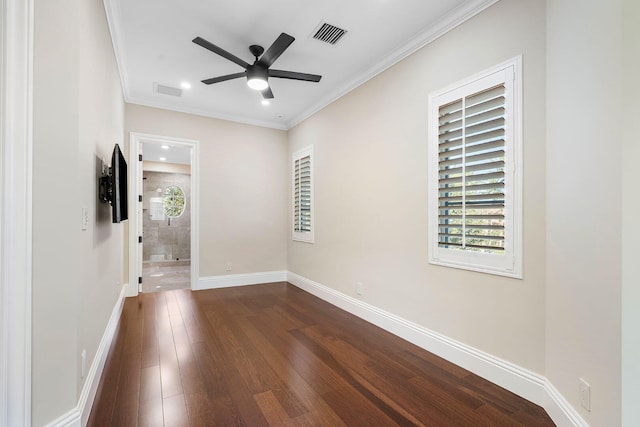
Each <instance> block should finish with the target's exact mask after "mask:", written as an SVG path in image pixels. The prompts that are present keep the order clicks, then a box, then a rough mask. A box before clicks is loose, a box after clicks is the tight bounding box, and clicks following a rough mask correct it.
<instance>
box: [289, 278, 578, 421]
mask: <svg viewBox="0 0 640 427" xmlns="http://www.w3.org/2000/svg"><path fill="white" fill-rule="evenodd" d="M287 281H288V282H289V283H291V284H292V285H294V286H296V287H298V288H300V289H302V290H304V291H307V292H309V293H310V294H312V295H314V296H316V297H318V298H320V299H322V300H324V301H326V302H328V303H330V304H332V305H334V306H336V307H339V308H341V309H343V310H345V311H347V312H349V313H351V314H353V315H355V316H357V317H360V318H361V319H364V320H366V321H368V322H370V323H372V324H374V325H376V326H378V327H380V328H382V329H384V330H386V331H388V332H391V333H392V334H394V335H396V336H398V337H400V338H403V339H405V340H407V341H409V342H411V343H412V344H415V345H417V346H418V347H421V348H423V349H425V350H427V351H429V352H431V353H434V354H436V355H438V356H440V357H442V358H444V359H446V360H448V361H450V362H452V363H454V364H456V365H458V366H460V367H462V368H464V369H467V370H469V371H471V372H473V373H474V374H476V375H479V376H481V377H482V378H485V379H487V380H488V381H491V382H493V383H495V384H497V385H499V386H501V387H504V388H505V389H507V390H509V391H511V392H513V393H515V394H517V395H519V396H521V397H523V398H525V399H527V400H529V401H531V402H533V403H535V404H537V405H540V406H542V407H543V408H544V409H545V410H546V411H547V413H548V414H549V416H550V417H551V418H552V420H553V421H554V422H555V423H556V424H557V425H558V426H575V427H588V424H587V422H586V421H584V419H582V418H581V417H580V415H579V414H578V413H577V412H576V410H575V408H573V407H572V406H571V404H570V403H569V402H568V401H567V400H566V399H565V397H564V396H562V394H560V392H558V390H557V389H556V388H555V387H554V386H553V384H551V382H550V381H549V380H548V379H547V378H545V377H544V376H542V375H540V374H536V373H534V372H531V371H529V370H527V369H525V368H523V367H521V366H518V365H515V364H513V363H511V362H508V361H506V360H503V359H501V358H499V357H496V356H493V355H491V354H489V353H485V352H483V351H481V350H478V349H476V348H474V347H471V346H469V345H467V344H464V343H462V342H459V341H456V340H454V339H452V338H449V337H447V336H445V335H442V334H440V333H438V332H435V331H432V330H430V329H427V328H425V327H423V326H420V325H418V324H416V323H413V322H411V321H409V320H406V319H404V318H402V317H399V316H396V315H395V314H392V313H389V312H387V311H385V310H382V309H380V308H378V307H375V306H373V305H371V304H368V303H366V302H363V301H361V300H358V299H356V298H353V297H351V296H349V295H346V294H343V293H342V292H339V291H336V290H335V289H332V288H329V287H328V286H326V285H323V284H321V283H318V282H315V281H313V280H311V279H308V278H306V277H303V276H300V275H298V274H296V273H293V272H291V271H288V272H287Z"/></svg>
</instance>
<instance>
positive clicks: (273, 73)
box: [269, 70, 322, 83]
mask: <svg viewBox="0 0 640 427" xmlns="http://www.w3.org/2000/svg"><path fill="white" fill-rule="evenodd" d="M269 77H279V78H281V79H291V80H304V81H305V82H316V83H317V82H319V81H320V79H321V78H322V76H319V75H317V74H307V73H297V72H295V71H285V70H269Z"/></svg>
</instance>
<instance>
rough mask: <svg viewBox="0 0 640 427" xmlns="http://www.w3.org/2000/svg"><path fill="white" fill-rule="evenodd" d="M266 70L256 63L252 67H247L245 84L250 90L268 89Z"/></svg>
mask: <svg viewBox="0 0 640 427" xmlns="http://www.w3.org/2000/svg"><path fill="white" fill-rule="evenodd" d="M267 78H268V71H267V68H266V67H265V66H263V65H261V64H259V63H258V62H257V61H256V63H254V64H253V65H249V66H248V67H247V84H248V85H249V87H250V88H251V89H255V90H264V89H266V88H267V87H268V83H267Z"/></svg>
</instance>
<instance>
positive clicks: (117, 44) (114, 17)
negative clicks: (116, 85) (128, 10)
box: [102, 0, 129, 102]
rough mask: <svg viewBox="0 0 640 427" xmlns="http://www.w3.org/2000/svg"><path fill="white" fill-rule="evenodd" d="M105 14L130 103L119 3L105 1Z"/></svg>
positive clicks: (124, 93) (119, 70)
mask: <svg viewBox="0 0 640 427" xmlns="http://www.w3.org/2000/svg"><path fill="white" fill-rule="evenodd" d="M102 3H103V5H104V12H105V14H106V15H107V26H108V27H109V32H110V33H111V40H112V41H113V53H114V56H115V57H116V64H117V66H118V72H119V73H120V81H121V82H122V94H123V96H124V100H125V101H127V102H128V98H129V95H128V94H129V82H128V80H127V75H128V74H127V70H128V67H127V61H126V59H125V55H124V53H122V54H121V52H124V51H125V50H124V47H123V43H122V36H121V35H120V30H119V28H118V25H117V22H120V21H121V17H120V9H119V8H118V2H117V1H113V0H111V1H110V0H103V1H102Z"/></svg>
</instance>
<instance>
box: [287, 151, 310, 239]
mask: <svg viewBox="0 0 640 427" xmlns="http://www.w3.org/2000/svg"><path fill="white" fill-rule="evenodd" d="M292 164H293V188H292V193H293V233H292V236H293V240H300V241H303V242H309V243H313V147H307V148H305V149H303V150H300V151H297V152H295V153H294V154H293V158H292Z"/></svg>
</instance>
